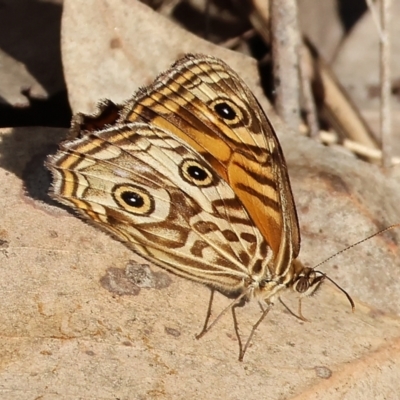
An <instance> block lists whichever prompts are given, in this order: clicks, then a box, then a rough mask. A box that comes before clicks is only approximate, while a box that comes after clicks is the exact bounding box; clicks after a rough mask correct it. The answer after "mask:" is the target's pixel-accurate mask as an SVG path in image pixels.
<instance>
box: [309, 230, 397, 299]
mask: <svg viewBox="0 0 400 400" xmlns="http://www.w3.org/2000/svg"><path fill="white" fill-rule="evenodd" d="M398 227H400V223H398V224H394V225H390V226H388V227H387V228H384V229H381V230H380V231H378V232H375V233H374V234H372V235H370V236H368V237H366V238H364V239H362V240H360V241H358V242H356V243H353V244H351V245H350V246H347V247H346V248H344V249H342V250H339V251H338V252H337V253H335V254H332V255H331V256H330V257H328V258H327V259H326V260H324V261H321V262H320V263H319V264H317V265H316V266H315V267H313V269H314V270H315V269H316V268H318V267H320V266H321V265H322V264H325V263H326V262H328V261H330V260H332V258H335V257H337V256H338V255H339V254H342V253H344V252H345V251H347V250H349V249H351V248H353V247H356V246H358V245H359V244H361V243H364V242H366V241H367V240H369V239H372V238H373V237H375V236H377V235H380V234H381V233H384V232H386V231H390V230H391V229H394V228H398ZM323 275H324V274H323ZM325 277H326V278H328V277H327V276H326V275H325ZM328 279H329V278H328ZM329 280H330V279H329ZM333 283H334V282H333ZM335 285H336V283H335ZM336 286H337V285H336ZM338 288H339V286H338ZM339 289H341V288H339ZM341 290H342V291H343V289H341ZM345 293H346V292H345Z"/></svg>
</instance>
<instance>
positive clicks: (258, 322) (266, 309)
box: [232, 303, 274, 361]
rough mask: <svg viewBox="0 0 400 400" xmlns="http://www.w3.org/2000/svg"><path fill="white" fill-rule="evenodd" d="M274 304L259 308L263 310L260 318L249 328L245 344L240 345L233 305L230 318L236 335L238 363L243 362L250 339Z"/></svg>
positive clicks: (234, 306)
mask: <svg viewBox="0 0 400 400" xmlns="http://www.w3.org/2000/svg"><path fill="white" fill-rule="evenodd" d="M273 305H274V304H273V303H270V304H268V305H267V308H265V309H264V308H263V307H261V309H262V310H263V312H262V314H261V317H260V318H259V319H258V321H257V322H256V323H255V324H254V325H253V327H252V328H251V332H250V335H249V337H248V338H247V341H246V344H245V345H244V347H243V345H242V340H241V337H240V334H239V325H238V323H237V318H236V312H235V308H236V307H237V305H233V307H232V316H233V324H234V326H235V333H236V337H237V338H238V342H239V361H243V358H244V355H245V353H246V351H247V349H248V347H249V345H250V342H251V339H252V338H253V336H254V333H255V331H256V330H257V328H258V327H259V325H260V324H261V322H262V321H263V320H264V318H265V317H266V316H267V314H268V313H269V311H270V310H271V308H272V306H273Z"/></svg>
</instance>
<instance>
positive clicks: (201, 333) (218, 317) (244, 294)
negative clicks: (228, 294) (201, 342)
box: [196, 289, 248, 339]
mask: <svg viewBox="0 0 400 400" xmlns="http://www.w3.org/2000/svg"><path fill="white" fill-rule="evenodd" d="M247 295H248V292H247V291H246V292H244V293H242V294H241V295H240V296H239V297H237V298H236V299H235V300H233V301H232V303H230V304H229V306H228V307H226V308H224V309H223V310H222V311H221V312H220V313H219V315H218V316H217V318H215V320H214V321H213V322H211V324H210V325H209V326H208V327H207V324H208V321H209V319H210V315H211V306H212V301H213V298H214V290H213V289H212V292H211V297H210V303H209V305H208V311H207V316H206V321H205V323H204V326H203V329H202V331H201V332H200V333H199V334H198V335H196V339H200V338H202V337H203V336H204V335H205V334H206V333H207V332H208V331H209V330H210V329H211V328H212V327H213V326H214V325H215V324H216V323H217V322H218V321H219V320H220V318H221V317H222V316H223V315H224V314H225V313H226V312H227V311H228V310H229V309H231V308H232V307H233V306H234V305H235V304H236V303H240V301H241V300H242V299H243V298H244V297H246V296H247Z"/></svg>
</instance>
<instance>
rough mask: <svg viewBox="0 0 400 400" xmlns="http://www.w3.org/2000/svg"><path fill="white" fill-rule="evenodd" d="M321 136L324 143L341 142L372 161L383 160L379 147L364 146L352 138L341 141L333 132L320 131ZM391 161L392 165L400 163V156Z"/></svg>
mask: <svg viewBox="0 0 400 400" xmlns="http://www.w3.org/2000/svg"><path fill="white" fill-rule="evenodd" d="M319 137H320V139H321V141H322V143H325V144H327V145H332V144H339V143H340V144H341V145H342V146H343V147H345V148H346V149H348V150H350V151H351V152H353V153H354V154H357V155H358V156H361V157H365V158H368V159H369V160H371V161H380V160H382V152H381V151H380V150H379V149H371V148H370V147H368V146H364V145H362V144H360V143H358V142H355V141H353V140H350V139H344V140H342V141H340V140H339V138H338V136H337V135H336V134H335V133H332V132H327V131H320V133H319ZM390 163H391V165H395V164H400V157H392V158H391V159H390Z"/></svg>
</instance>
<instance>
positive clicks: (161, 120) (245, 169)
mask: <svg viewBox="0 0 400 400" xmlns="http://www.w3.org/2000/svg"><path fill="white" fill-rule="evenodd" d="M127 121H147V122H149V123H151V124H153V125H155V126H159V127H162V128H164V129H166V130H168V131H170V132H172V133H174V134H175V135H177V136H178V137H180V138H182V139H183V140H184V141H185V142H186V143H188V144H189V145H191V146H192V147H193V148H194V149H195V150H197V151H198V152H199V153H200V154H202V155H203V156H204V157H205V158H206V160H207V161H208V162H209V163H210V164H211V165H212V166H213V168H214V169H215V171H217V172H218V174H219V175H220V176H221V177H222V178H223V179H225V180H226V181H227V182H228V184H229V185H230V186H231V187H232V189H233V190H234V192H235V194H236V195H237V197H238V198H239V199H240V200H241V201H242V203H243V205H244V206H245V208H246V209H247V211H248V213H249V215H250V216H251V218H252V220H253V221H254V223H255V225H256V226H257V227H258V228H259V230H260V231H261V233H262V234H263V236H264V237H265V239H266V241H267V242H268V244H269V246H270V247H271V248H272V250H273V253H274V258H275V260H274V268H275V271H274V272H275V273H276V274H277V275H281V276H282V275H285V274H286V273H288V270H289V269H290V268H291V262H292V259H294V258H296V257H297V255H298V253H299V249H300V234H299V228H298V220H297V214H296V209H295V205H294V201H293V196H292V192H291V188H290V183H289V178H288V173H287V169H286V163H285V160H284V157H283V154H282V151H281V148H280V145H279V142H278V140H277V138H276V136H275V133H274V129H273V127H272V125H271V124H270V122H269V120H268V119H267V117H266V116H265V114H264V113H263V111H262V109H261V108H260V106H259V104H258V102H257V100H256V99H255V98H254V96H253V95H252V93H251V92H250V90H249V89H248V88H247V86H246V85H245V83H244V82H243V81H242V80H241V79H240V78H239V76H238V75H237V74H236V73H235V72H234V71H232V69H231V68H230V67H228V66H227V65H226V64H225V63H224V62H222V61H221V60H218V59H215V58H213V57H210V56H202V55H187V56H186V57H185V58H183V59H182V60H180V61H178V62H177V63H176V64H175V65H174V66H173V67H172V68H171V69H170V70H169V71H167V72H165V73H163V74H161V75H160V76H159V77H158V78H157V79H156V81H155V82H154V83H153V84H152V85H151V86H150V87H148V88H144V89H142V90H140V91H139V92H138V93H137V94H135V96H134V98H133V99H132V100H131V101H129V102H127V103H126V105H125V108H124V110H123V111H122V115H121V118H120V122H127Z"/></svg>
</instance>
